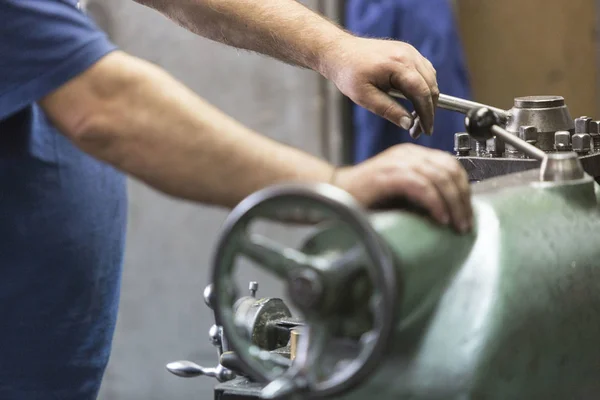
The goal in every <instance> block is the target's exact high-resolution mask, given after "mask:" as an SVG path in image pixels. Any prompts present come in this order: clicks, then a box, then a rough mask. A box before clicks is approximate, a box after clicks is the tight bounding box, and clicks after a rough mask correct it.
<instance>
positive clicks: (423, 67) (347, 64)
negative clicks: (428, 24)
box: [135, 0, 439, 133]
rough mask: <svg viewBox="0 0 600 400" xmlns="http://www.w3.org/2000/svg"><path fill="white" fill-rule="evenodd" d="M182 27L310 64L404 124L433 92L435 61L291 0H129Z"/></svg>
mask: <svg viewBox="0 0 600 400" xmlns="http://www.w3.org/2000/svg"><path fill="white" fill-rule="evenodd" d="M135 1H137V2H138V3H142V4H145V5H147V6H149V7H152V8H154V9H156V10H158V11H160V12H162V13H163V14H165V15H166V16H168V17H169V18H171V19H173V20H174V21H176V22H177V23H179V24H180V25H182V26H184V27H186V28H187V29H189V30H191V31H193V32H195V33H197V34H199V35H201V36H204V37H207V38H210V39H212V40H216V41H219V42H222V43H225V44H228V45H231V46H234V47H237V48H241V49H247V50H252V51H256V52H259V53H262V54H265V55H269V56H272V57H275V58H277V59H279V60H282V61H284V62H287V63H290V64H294V65H298V66H301V67H305V68H310V69H313V70H315V71H317V72H319V73H321V74H322V75H323V76H325V77H326V78H328V79H330V80H332V81H333V82H334V83H335V84H336V85H337V86H338V88H339V89H340V90H341V91H342V92H343V93H344V94H345V95H347V96H348V97H349V98H351V99H352V100H353V101H354V102H356V103H357V104H360V105H361V106H363V107H365V108H367V109H369V110H371V111H372V112H374V113H376V114H379V115H381V116H382V117H384V118H386V119H388V120H389V121H391V122H392V123H394V124H396V125H399V126H401V127H403V128H404V129H409V128H410V127H411V126H412V124H413V118H412V116H411V115H410V113H408V112H407V111H406V110H405V109H404V108H403V107H401V106H400V105H399V104H398V103H397V102H396V101H395V100H394V99H392V98H391V97H390V96H388V95H387V92H388V91H389V90H390V89H396V90H399V91H401V92H402V93H404V94H405V95H406V96H407V98H408V99H409V100H410V101H411V102H412V103H413V104H414V106H415V110H416V111H417V114H418V115H419V117H420V121H421V124H422V126H423V129H424V130H425V132H426V133H431V132H432V130H433V116H434V111H435V110H434V108H435V103H436V102H437V97H438V95H439V90H438V87H437V82H436V77H435V69H434V68H433V66H432V65H431V63H430V62H429V61H428V60H427V59H425V58H424V57H423V56H421V54H419V53H418V52H417V51H416V50H415V48H414V47H412V46H410V45H409V44H406V43H401V42H396V41H388V40H375V39H364V38H358V37H355V36H353V35H351V34H350V33H348V32H346V31H344V30H343V29H341V28H340V27H339V26H337V25H335V24H334V23H332V22H330V21H328V20H327V19H325V18H324V17H322V16H320V15H319V14H317V13H315V12H313V11H311V10H310V9H308V8H307V7H305V6H304V5H302V4H300V3H299V2H297V1H294V0H135Z"/></svg>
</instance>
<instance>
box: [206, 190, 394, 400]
mask: <svg viewBox="0 0 600 400" xmlns="http://www.w3.org/2000/svg"><path fill="white" fill-rule="evenodd" d="M291 214H294V215H299V214H303V215H305V216H308V217H309V218H311V219H314V220H320V219H328V220H335V221H337V223H340V224H342V225H343V226H344V227H345V229H348V230H349V231H350V232H351V233H352V234H353V236H354V237H355V238H356V243H357V245H355V246H353V247H352V249H350V250H348V251H345V252H342V253H341V254H340V255H338V256H335V257H323V256H317V255H310V254H307V253H305V252H302V251H298V250H294V249H292V248H287V247H284V246H282V245H279V244H277V243H275V242H273V241H270V240H268V239H267V238H265V237H263V236H259V235H253V234H250V233H249V227H250V224H251V223H252V222H253V221H255V220H257V219H274V218H275V219H281V218H283V219H286V218H288V217H290V215H291ZM239 256H243V257H247V258H249V259H251V260H252V261H254V262H255V263H256V264H257V265H258V266H259V267H260V268H262V269H264V270H266V271H268V272H270V273H272V274H274V275H276V276H277V277H278V278H280V279H281V280H283V281H285V282H286V284H287V289H288V294H289V296H290V298H291V301H292V303H293V304H294V305H295V306H296V307H297V308H298V309H299V310H300V312H301V314H302V317H303V320H304V322H305V325H304V329H305V331H304V333H303V334H302V335H301V337H300V342H299V344H298V352H297V356H296V358H295V360H294V362H293V363H292V364H291V366H289V365H290V361H289V360H288V359H283V357H282V356H280V355H278V354H275V353H270V352H268V351H266V350H262V349H260V348H258V347H257V346H255V345H253V344H252V343H251V341H250V340H249V338H247V336H246V335H244V333H243V331H242V330H241V329H240V328H239V326H238V324H237V323H236V321H235V317H234V315H235V314H234V310H233V306H234V303H235V301H236V290H235V283H234V279H233V275H234V272H235V266H236V260H237V258H238V257H239ZM358 270H364V276H366V277H368V278H369V280H370V284H371V285H370V286H371V291H370V292H369V294H368V295H367V296H368V309H369V311H370V314H371V322H370V325H369V329H368V331H367V332H365V333H363V334H362V335H361V336H360V339H359V340H358V345H359V346H358V347H359V350H358V351H357V354H355V355H354V356H353V358H352V359H350V360H342V361H340V362H338V363H337V364H336V365H335V368H333V371H332V373H331V374H329V376H324V372H323V371H322V370H321V368H320V367H321V366H322V359H323V357H325V356H326V355H327V349H328V343H329V342H330V340H333V338H332V336H331V332H333V331H334V330H335V327H334V326H333V325H332V324H335V323H336V321H338V318H336V311H335V309H332V306H331V302H330V301H328V300H327V298H328V297H329V298H331V295H332V294H334V295H337V296H339V295H340V294H339V293H333V288H334V287H336V288H337V289H340V285H339V284H340V283H343V282H344V280H345V279H346V278H347V277H349V276H350V275H351V274H352V273H354V272H356V271H358ZM212 282H213V284H214V295H215V299H214V300H215V313H216V317H217V318H218V320H219V323H220V324H221V325H222V326H223V330H224V333H225V336H226V338H227V342H228V344H229V346H230V349H231V350H233V351H234V352H235V353H236V354H237V356H238V357H239V360H240V362H241V363H242V364H243V366H244V368H245V371H246V372H247V373H248V374H249V375H251V376H252V377H253V378H254V379H256V380H258V381H261V382H266V383H268V384H267V385H266V386H265V388H264V389H263V391H262V397H263V398H278V397H281V396H289V395H290V394H294V393H297V394H302V395H303V396H309V397H324V396H332V395H339V394H341V393H344V392H346V391H348V390H349V389H351V388H353V387H355V386H356V385H358V384H360V383H361V382H362V381H364V379H365V378H366V377H367V376H369V374H370V373H371V372H373V371H374V369H375V368H376V367H377V366H378V364H379V362H380V360H381V358H382V357H383V355H384V352H385V350H386V347H387V345H388V344H389V342H390V338H391V335H392V332H393V328H394V321H395V315H396V312H395V311H396V307H397V296H398V293H397V291H398V284H397V277H396V269H395V266H394V263H393V259H392V256H391V254H390V252H389V250H388V248H387V245H386V244H385V243H383V241H382V240H381V238H380V237H379V235H378V234H377V233H376V232H375V230H374V229H373V227H372V225H371V224H370V222H369V220H368V218H367V215H366V213H365V212H364V211H363V209H362V208H361V207H360V205H358V203H357V202H356V201H355V200H354V198H353V197H352V196H350V195H349V194H348V193H346V192H345V191H343V190H341V189H338V188H336V187H334V186H331V185H327V184H308V185H307V184H285V185H277V186H272V187H269V188H266V189H263V190H261V191H258V192H256V193H254V194H252V195H251V196H249V197H247V198H246V199H245V200H244V201H242V202H241V203H240V204H239V205H238V206H237V207H236V208H235V209H234V210H233V211H232V212H231V214H230V215H229V217H228V218H227V220H226V222H225V225H224V229H223V232H222V235H221V237H220V239H219V241H218V245H217V251H216V254H215V258H214V262H213V271H212ZM336 285H337V286H336Z"/></svg>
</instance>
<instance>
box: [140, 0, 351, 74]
mask: <svg viewBox="0 0 600 400" xmlns="http://www.w3.org/2000/svg"><path fill="white" fill-rule="evenodd" d="M136 1H137V2H139V3H142V4H145V5H147V6H150V7H152V8H155V9H156V10H158V11H160V12H161V13H163V14H165V15H167V16H168V17H170V18H171V19H173V20H175V21H176V22H177V23H179V24H180V25H182V26H184V27H185V28H187V29H189V30H191V31H192V32H195V33H197V34H199V35H201V36H204V37H207V38H209V39H212V40H215V41H219V42H221V43H225V44H228V45H231V46H234V47H237V48H241V49H247V50H252V51H256V52H259V53H262V54H265V55H268V56H271V57H274V58H277V59H279V60H281V61H284V62H287V63H289V64H293V65H297V66H301V67H305V68H311V69H314V70H317V71H319V72H321V73H325V71H323V65H324V61H325V60H323V58H324V56H325V55H326V54H330V52H329V51H328V50H329V49H330V48H331V46H335V44H336V43H337V42H338V40H339V39H340V38H341V37H345V36H349V35H350V34H349V33H347V32H345V31H344V30H342V29H341V28H340V27H338V26H337V25H335V24H333V23H331V22H329V21H328V20H327V19H325V18H324V17H322V16H320V15H319V14H317V13H315V12H313V11H311V10H310V9H309V8H307V7H305V6H304V5H302V4H301V3H298V2H297V1H294V0H258V1H257V0H136Z"/></svg>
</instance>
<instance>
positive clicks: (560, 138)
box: [554, 131, 571, 151]
mask: <svg viewBox="0 0 600 400" xmlns="http://www.w3.org/2000/svg"><path fill="white" fill-rule="evenodd" d="M554 149H555V150H556V151H571V132H569V131H558V132H556V133H555V134H554Z"/></svg>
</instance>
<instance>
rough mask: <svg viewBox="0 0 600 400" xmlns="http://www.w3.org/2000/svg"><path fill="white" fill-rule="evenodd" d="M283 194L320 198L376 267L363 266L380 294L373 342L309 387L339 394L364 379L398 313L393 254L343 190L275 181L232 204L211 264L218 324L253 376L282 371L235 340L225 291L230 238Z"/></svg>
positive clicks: (272, 376)
mask: <svg viewBox="0 0 600 400" xmlns="http://www.w3.org/2000/svg"><path fill="white" fill-rule="evenodd" d="M284 200H285V201H291V202H292V203H294V202H297V201H298V200H303V201H308V202H309V203H310V202H313V203H314V204H319V205H320V207H321V206H322V207H325V208H326V209H328V211H330V212H331V213H332V214H333V215H337V216H338V217H339V219H341V220H343V221H344V222H345V223H346V224H347V225H349V226H351V228H352V230H353V231H354V234H359V233H360V235H361V237H360V241H361V243H362V244H363V245H364V248H365V251H366V253H367V256H368V257H369V259H370V261H371V262H372V263H373V265H374V266H375V268H369V270H370V271H368V272H369V276H370V279H371V280H372V282H373V284H374V285H376V287H377V288H379V292H380V294H379V297H380V298H381V307H382V310H380V312H378V313H374V317H376V318H377V317H378V318H379V320H378V321H377V323H376V324H375V326H377V327H378V329H376V332H377V337H378V340H376V341H375V343H374V344H372V346H371V347H370V350H369V351H368V352H367V354H366V356H363V357H362V359H360V355H362V351H361V353H360V354H359V357H357V358H355V359H353V360H352V362H351V363H350V366H349V367H347V368H344V372H346V373H339V372H334V373H333V374H332V375H331V376H330V377H328V378H327V379H326V380H324V381H321V382H318V383H316V384H315V385H314V386H312V387H310V388H309V389H310V393H311V395H314V396H317V397H322V396H332V395H340V394H342V393H344V392H347V391H348V390H351V389H352V388H354V387H355V386H356V385H358V384H360V383H361V382H363V381H364V380H365V379H366V378H367V377H368V376H369V375H370V374H371V373H372V372H373V371H374V370H375V369H376V368H377V366H378V365H379V362H380V360H381V358H382V357H383V356H384V353H385V351H386V348H387V345H388V344H389V343H390V340H391V337H392V334H393V330H394V325H395V323H394V322H395V318H394V317H395V316H396V315H397V313H396V311H397V307H398V304H397V303H398V301H397V300H398V295H399V294H398V293H397V291H398V288H399V287H400V286H399V285H398V277H397V273H396V268H395V265H394V262H393V257H392V256H391V253H390V251H389V249H388V247H387V245H386V244H385V243H383V241H382V239H381V238H380V236H379V235H378V234H377V232H376V231H375V230H374V228H373V227H372V225H371V224H370V222H369V220H368V218H367V217H366V214H365V212H364V211H363V209H362V208H361V207H360V205H359V204H358V203H357V202H356V201H355V200H354V198H352V197H351V196H350V195H349V194H348V193H346V192H345V191H343V190H341V189H338V188H336V187H333V186H331V185H327V184H284V185H277V186H272V187H268V188H266V189H263V190H260V191H258V192H256V193H254V194H252V195H250V196H249V197H247V198H246V199H245V200H243V201H242V202H241V203H240V204H239V205H238V206H237V207H235V209H234V210H233V211H232V212H231V213H230V214H229V216H228V217H227V219H226V221H225V223H224V225H223V230H222V233H221V235H220V237H219V240H218V242H217V251H216V253H215V255H214V259H213V264H212V267H213V269H212V282H213V285H214V290H215V314H216V317H217V319H218V320H219V322H220V324H221V325H222V326H223V330H224V334H225V337H226V339H227V343H228V344H229V346H230V347H231V349H232V350H233V351H235V352H236V353H237V354H238V358H239V360H240V362H241V364H242V365H243V367H244V369H245V371H246V372H247V373H248V374H249V375H250V376H251V377H252V378H253V379H255V380H257V381H260V382H271V381H274V380H276V379H279V378H281V377H282V376H283V375H284V372H283V371H276V370H275V371H267V369H266V368H265V366H264V365H263V364H262V363H261V362H260V361H258V360H257V359H256V358H255V355H258V356H259V357H260V353H257V352H260V351H264V352H266V350H260V349H258V348H256V349H253V348H251V347H250V348H248V347H247V346H246V345H245V344H244V343H243V339H242V340H240V335H237V334H236V333H235V332H236V329H237V327H236V325H235V322H234V311H233V309H232V307H231V306H232V303H233V301H235V295H234V294H233V293H232V294H231V295H232V297H231V299H232V301H229V298H228V295H227V293H228V292H229V291H230V289H231V288H232V287H233V285H231V279H229V278H230V277H231V276H232V275H233V272H234V270H235V268H236V262H235V261H236V257H237V255H238V254H237V252H236V251H235V245H233V246H232V245H231V239H232V238H235V235H237V234H239V229H241V228H242V227H244V228H245V226H247V225H248V224H249V223H250V222H251V221H252V220H253V219H254V218H256V217H257V216H259V217H260V211H261V210H262V208H261V207H266V206H267V205H268V204H271V203H270V202H282V201H284ZM371 270H374V271H371ZM228 281H229V282H228ZM382 315H383V317H382ZM252 353H255V355H252ZM358 360H360V362H359V361H358Z"/></svg>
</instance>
